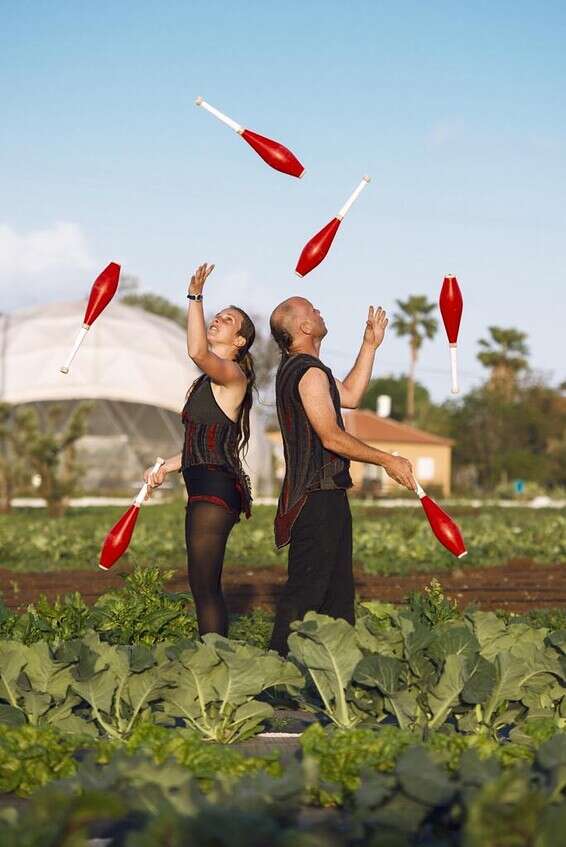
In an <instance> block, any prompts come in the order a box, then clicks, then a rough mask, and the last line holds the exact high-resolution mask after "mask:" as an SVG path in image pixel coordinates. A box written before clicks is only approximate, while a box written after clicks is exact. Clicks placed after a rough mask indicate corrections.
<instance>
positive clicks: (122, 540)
mask: <svg viewBox="0 0 566 847" xmlns="http://www.w3.org/2000/svg"><path fill="white" fill-rule="evenodd" d="M163 462H164V460H163V459H162V458H161V457H159V456H158V457H157V460H156V462H155V464H154V466H153V467H152V469H151V472H152V473H157V471H158V470H159V468H160V467H161V465H162V464H163ZM147 488H148V485H147V482H145V483H144V484H143V485H142V487H141V488H140V491H139V494H138V496H137V497H136V498H135V500H134V501H133V503H132V505H131V506H130V507H129V508H128V509H127V510H126V511H125V512H124V514H123V515H122V517H121V518H120V520H119V521H118V522H117V523H115V524H114V526H113V527H112V529H111V530H110V532H109V533H108V535H107V536H106V538H105V539H104V544H103V545H102V550H101V551H100V562H99V565H98V567H99V568H102V570H104V571H107V570H109V569H110V568H111V567H112V565H114V564H116V562H117V561H118V559H119V558H120V556H123V555H124V553H125V552H126V550H127V549H128V547H129V544H130V541H131V540H132V534H133V532H134V528H135V526H136V521H137V519H138V515H139V513H140V508H141V504H142V503H143V501H144V500H145V495H146V494H147Z"/></svg>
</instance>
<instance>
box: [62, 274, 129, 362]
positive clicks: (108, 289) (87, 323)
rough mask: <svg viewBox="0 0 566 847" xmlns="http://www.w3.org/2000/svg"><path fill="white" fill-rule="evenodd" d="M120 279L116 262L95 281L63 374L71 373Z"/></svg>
mask: <svg viewBox="0 0 566 847" xmlns="http://www.w3.org/2000/svg"><path fill="white" fill-rule="evenodd" d="M119 279H120V265H117V264H116V262H110V264H109V265H108V266H107V267H106V268H104V270H103V271H102V273H101V274H99V275H98V276H97V277H96V279H95V280H94V282H93V284H92V288H91V289H90V297H89V298H88V303H87V307H86V309H85V315H84V319H83V325H82V327H81V328H80V330H79V331H78V333H77V337H76V338H75V343H74V345H73V349H72V350H71V352H70V353H69V357H68V359H67V361H66V362H65V364H64V365H62V366H61V367H60V368H59V370H60V371H61V373H62V374H68V373H69V368H70V367H71V362H72V361H73V359H74V358H75V356H76V355H77V351H78V349H79V347H80V346H81V344H82V343H83V341H84V339H85V337H86V334H87V332H88V331H89V329H90V327H91V326H92V324H93V323H94V321H95V320H96V319H97V317H98V316H99V315H100V313H101V312H102V311H103V310H104V309H105V308H106V307H107V305H108V304H109V303H110V301H111V300H112V298H113V297H114V295H115V293H116V289H117V288H118V280H119Z"/></svg>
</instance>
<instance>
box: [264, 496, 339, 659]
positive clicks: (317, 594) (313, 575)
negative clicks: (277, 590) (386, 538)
mask: <svg viewBox="0 0 566 847" xmlns="http://www.w3.org/2000/svg"><path fill="white" fill-rule="evenodd" d="M308 611H315V612H320V613H321V614H325V615H331V616H332V617H333V618H345V619H346V620H347V621H348V622H349V623H351V624H353V623H354V576H353V573H352V514H351V512H350V504H349V502H348V495H347V494H346V492H345V491H344V490H339V491H315V492H313V493H312V494H309V495H308V497H307V500H306V503H305V505H304V506H303V508H302V510H301V512H300V514H299V517H298V518H297V520H296V521H295V523H294V525H293V528H292V530H291V544H290V547H289V564H288V577H287V583H286V585H285V587H284V589H283V594H282V596H281V598H280V601H279V604H278V608H277V614H276V617H275V625H274V627H273V634H272V636H271V643H270V645H269V646H270V648H271V649H272V650H277V652H278V653H280V654H281V655H282V656H286V655H287V652H288V649H289V648H288V646H287V637H288V635H289V625H290V624H291V622H292V621H296V620H301V619H302V618H303V617H304V616H305V614H306V613H307V612H308Z"/></svg>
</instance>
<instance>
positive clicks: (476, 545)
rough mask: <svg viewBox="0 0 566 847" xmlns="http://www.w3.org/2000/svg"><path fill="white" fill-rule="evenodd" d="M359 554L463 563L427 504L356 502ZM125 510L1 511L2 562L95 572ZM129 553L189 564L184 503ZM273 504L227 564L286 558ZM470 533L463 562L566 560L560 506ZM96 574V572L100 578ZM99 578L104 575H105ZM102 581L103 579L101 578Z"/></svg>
mask: <svg viewBox="0 0 566 847" xmlns="http://www.w3.org/2000/svg"><path fill="white" fill-rule="evenodd" d="M353 514H354V560H355V562H356V563H357V564H359V565H360V566H363V568H364V570H365V571H366V572H368V573H386V574H387V573H403V572H405V571H408V570H417V571H438V570H452V569H453V568H454V567H462V563H461V562H458V561H457V560H455V559H454V557H453V556H452V555H451V554H450V553H448V551H446V550H445V549H444V548H443V547H442V546H441V545H440V544H438V542H437V541H436V539H435V538H434V536H433V534H432V533H431V531H430V527H429V525H428V522H427V520H426V518H425V517H424V515H423V514H422V511H421V510H417V509H415V510H412V509H404V510H403V511H399V510H395V511H394V512H393V513H390V512H389V511H386V510H368V509H367V508H365V507H363V506H358V505H356V504H355V503H354V504H353ZM119 516H120V509H119V508H113V507H92V508H84V509H71V510H69V512H68V513H67V515H65V516H64V517H62V518H60V519H59V520H58V521H57V522H56V523H54V522H46V521H45V520H44V518H43V517H42V515H41V510H32V509H30V510H20V509H18V510H17V511H16V512H15V513H14V514H12V515H10V516H9V517H8V516H6V515H0V564H1V566H2V567H4V568H10V569H13V570H16V571H17V570H22V571H34V570H41V571H42V572H45V571H56V570H61V569H69V568H73V569H74V568H81V569H88V570H90V569H91V568H92V567H93V563H94V562H96V561H97V558H98V554H99V552H100V548H101V546H102V542H103V540H104V536H105V534H106V532H107V531H108V527H109V526H112V524H113V523H114V522H115V521H116V520H117V519H118V517H119ZM142 517H143V520H140V521H138V525H137V526H136V532H135V534H134V537H133V539H132V543H131V545H130V548H129V550H128V554H127V556H126V557H125V559H124V563H125V564H128V565H130V566H132V565H140V566H143V567H154V566H158V567H161V568H167V567H175V568H178V567H180V566H182V567H183V568H184V567H185V564H184V563H185V561H186V550H185V545H184V531H183V519H184V511H183V506H182V503H181V502H180V501H179V502H173V503H167V504H163V505H159V506H153V507H151V508H147V509H146V510H144V513H143V516H142ZM273 517H274V508H273V507H272V506H256V507H255V508H254V516H253V519H252V520H251V521H241V522H240V523H239V524H237V525H236V526H235V527H234V530H233V531H232V533H231V534H230V539H229V542H228V547H227V551H226V560H225V561H226V564H225V567H227V568H231V567H236V566H246V567H247V568H250V567H251V568H254V569H256V568H260V567H264V566H271V565H279V566H281V567H284V566H285V564H286V555H287V554H286V551H285V550H279V551H276V550H275V549H274V544H273ZM458 523H459V525H460V527H461V529H462V533H463V535H464V538H466V539H467V542H468V548H469V554H468V557H467V559H466V560H465V561H466V565H465V567H468V566H473V567H482V566H492V565H497V564H501V563H503V562H506V561H508V560H509V558H510V557H524V558H530V559H533V560H534V561H537V562H541V563H544V562H548V563H554V562H564V561H566V517H565V516H564V515H563V514H561V513H560V512H558V511H556V510H543V509H541V510H534V509H522V508H516V509H499V508H482V509H481V510H477V512H473V513H467V514H464V515H462V516H461V517H460V516H458ZM96 578H97V577H93V579H96ZM98 579H100V580H101V581H102V580H103V579H104V577H103V575H99V576H98ZM101 584H102V583H101Z"/></svg>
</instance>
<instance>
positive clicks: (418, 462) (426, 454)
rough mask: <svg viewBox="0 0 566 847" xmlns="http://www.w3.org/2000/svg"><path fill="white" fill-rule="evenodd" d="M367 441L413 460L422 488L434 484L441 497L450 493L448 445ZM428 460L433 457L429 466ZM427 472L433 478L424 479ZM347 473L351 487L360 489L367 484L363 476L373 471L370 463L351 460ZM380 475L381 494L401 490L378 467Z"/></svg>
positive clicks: (450, 452) (370, 474) (449, 455)
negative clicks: (351, 481)
mask: <svg viewBox="0 0 566 847" xmlns="http://www.w3.org/2000/svg"><path fill="white" fill-rule="evenodd" d="M368 443H369V444H370V445H371V446H372V447H374V448H375V449H377V450H384V451H385V452H387V453H395V452H397V453H400V455H401V456H404V457H405V459H408V460H409V461H410V462H411V463H412V465H413V467H414V469H415V475H416V477H417V479H418V480H419V482H420V483H421V485H422V486H423V488H424V489H425V491H426V487H427V485H434V486H440V487H441V489H442V494H443V496H445V497H447V496H448V495H449V494H450V476H451V462H452V455H451V454H452V450H451V447H450V446H449V445H447V444H409V443H407V442H397V443H396V442H391V441H387V442H384V441H371V442H368ZM430 460H432V465H433V467H430V465H431V461H430ZM427 465H428V467H427ZM427 471H432V477H430V478H428V479H427V478H426V477H427V475H428V474H427ZM350 473H351V476H352V480H353V482H354V486H355V487H356V488H358V489H361V488H362V487H367V483H366V485H364V476H366V477H368V476H372V475H374V474H375V473H376V472H375V471H373V470H372V466H367V465H364V464H363V463H362V462H352V464H351V469H350ZM380 478H381V482H382V485H383V491H384V493H391V494H393V493H395V491H399V490H401V486H400V485H398V484H397V483H396V482H395V481H394V480H392V479H390V478H389V477H388V476H387V474H386V473H385V472H384V471H382V470H381V469H380V468H377V479H380Z"/></svg>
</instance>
